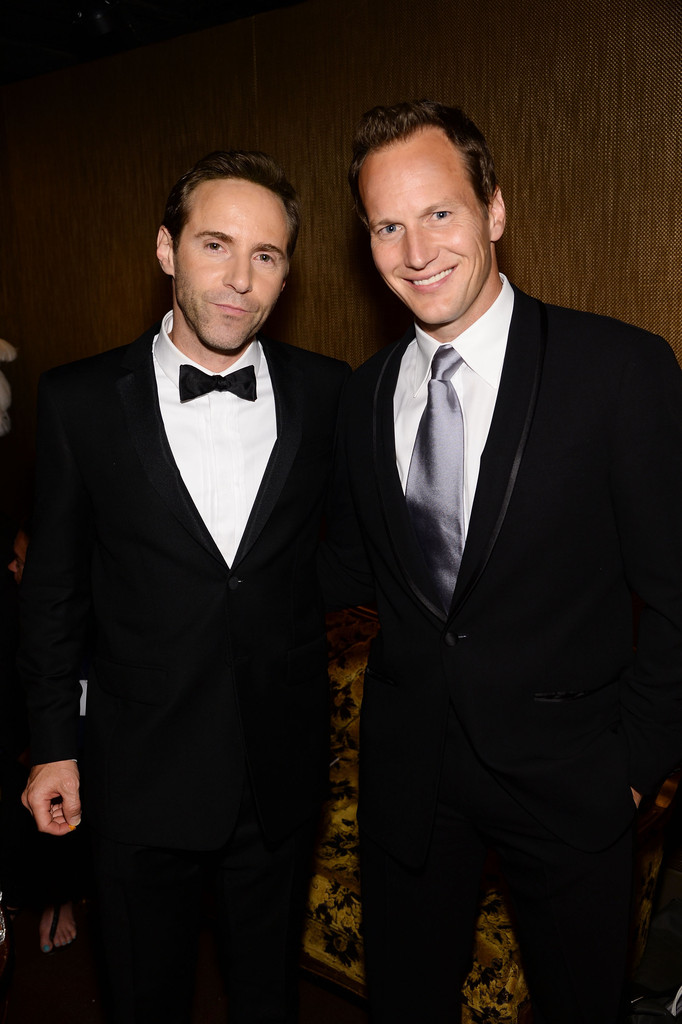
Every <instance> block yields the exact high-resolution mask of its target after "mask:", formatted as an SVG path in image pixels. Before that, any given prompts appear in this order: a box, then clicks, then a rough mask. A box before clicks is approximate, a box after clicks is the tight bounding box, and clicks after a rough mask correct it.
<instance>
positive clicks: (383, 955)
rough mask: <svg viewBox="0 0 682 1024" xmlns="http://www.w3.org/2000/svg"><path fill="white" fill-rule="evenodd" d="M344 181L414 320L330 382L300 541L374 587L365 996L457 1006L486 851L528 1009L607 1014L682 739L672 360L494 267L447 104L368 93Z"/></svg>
mask: <svg viewBox="0 0 682 1024" xmlns="http://www.w3.org/2000/svg"><path fill="white" fill-rule="evenodd" d="M350 182H351V188H352V191H353V194H354V197H355V201H356V206H357V209H358V212H359V214H360V216H361V218H362V219H363V221H364V222H365V225H366V226H367V227H368V229H369V233H370V239H371V246H372V254H373V257H374V261H375V264H376V266H377V268H378V270H379V273H380V274H381V276H382V277H383V279H384V281H385V282H386V283H387V284H388V286H389V287H390V288H391V289H392V290H393V291H394V292H395V293H396V294H397V295H398V296H399V297H400V298H401V299H402V300H403V302H404V303H405V304H406V305H407V306H408V307H409V309H410V310H411V311H412V313H413V314H414V318H415V326H414V327H412V328H410V330H409V331H408V332H407V334H406V335H405V336H404V337H403V338H402V340H400V341H399V342H397V343H396V344H395V345H393V346H390V347H388V348H386V349H384V350H382V351H380V352H378V353H377V354H376V355H375V356H374V357H373V358H372V359H370V360H369V361H368V362H367V363H366V364H365V365H364V366H363V367H361V368H360V369H359V370H358V371H357V372H356V374H355V375H354V377H353V378H352V380H351V382H350V385H349V387H348V389H347V392H346V394H345V395H344V399H343V402H342V410H341V429H340V442H339V471H338V484H337V485H336V484H335V487H334V495H335V501H334V502H333V504H332V508H333V509H334V516H333V519H332V521H331V523H330V529H329V546H328V548H327V549H326V554H325V556H324V559H323V571H324V573H325V578H326V586H327V588H328V591H329V596H330V598H331V599H333V600H334V601H335V602H336V603H338V604H344V603H349V604H352V603H360V602H367V601H370V600H372V599H373V598H376V602H377V606H378V612H379V619H380V624H381V632H380V634H379V636H378V638H377V639H376V641H375V642H374V644H373V646H372V650H371V653H370V657H369V664H368V667H367V674H366V677H365V688H364V701H363V707H362V718H361V744H360V759H361V775H360V827H361V835H362V850H363V865H362V866H363V900H364V922H365V937H366V950H367V966H368V976H369V984H370V1000H371V1005H372V1009H373V1013H374V1017H373V1019H374V1020H375V1021H376V1022H380V1024H384V1022H389V1021H390V1022H391V1024H399V1022H408V1021H409V1022H414V1021H416V1020H420V1021H421V1020H423V1021H428V1022H429V1024H440V1022H443V1024H445V1022H448V1024H452V1021H455V1020H458V1019H459V1014H460V1009H459V1003H460V993H459V981H460V979H461V978H462V976H463V975H464V974H465V972H466V970H467V968H468V966H469V963H470V958H471V946H472V933H473V923H474V919H475V913H476V903H477V883H478V880H479V876H480V872H481V867H482V864H483V860H484V857H485V855H486V852H487V850H488V849H489V848H494V849H495V850H496V851H497V852H498V854H499V857H500V860H501V863H502V867H503V869H504V871H505V874H506V877H507V880H508V882H509V885H510V889H511V894H512V898H513V902H514V905H515V909H516V916H517V925H518V932H519V936H520V940H521V947H522V954H523V957H524V964H525V969H526V973H527V977H528V981H529V987H530V991H531V997H532V1000H533V1008H534V1021H535V1024H614V1022H615V1021H616V1020H617V1019H618V1016H619V1013H620V1012H621V1008H620V1005H619V1004H620V1001H621V998H622V993H623V982H624V976H625V962H626V946H627V935H628V914H629V902H630V891H631V860H632V829H631V826H632V822H633V818H634V815H635V810H636V805H637V804H638V802H639V800H640V797H641V794H643V793H651V792H652V791H654V790H655V788H656V786H657V784H658V782H659V781H660V780H661V778H662V777H663V776H665V774H666V773H667V772H668V771H670V770H671V769H672V768H674V767H675V765H676V763H678V762H679V760H680V755H681V754H682V530H681V529H680V509H682V381H681V375H680V372H679V367H678V366H677V364H676V361H675V358H674V356H673V354H672V352H671V350H670V348H669V347H668V346H667V344H666V343H665V342H664V341H663V340H662V339H660V338H658V337H654V336H653V335H651V334H648V333H646V332H644V331H641V330H638V329H636V328H634V327H630V326H627V325H625V324H622V323H619V322H616V321H614V320H610V319H607V318H604V317H598V316H593V315H588V314H585V313H578V312H575V311H572V310H567V309H559V308H556V307H553V306H546V305H545V304H543V303H541V302H539V301H536V300H535V299H533V298H530V297H529V296H528V295H524V294H523V293H522V292H520V291H519V290H518V289H516V288H514V287H512V285H510V283H509V282H508V281H507V280H506V279H505V278H504V277H502V276H501V275H500V274H499V272H498V267H497V263H496V257H495V243H496V242H497V241H498V240H499V239H500V237H501V236H502V232H503V230H504V226H505V208H504V203H503V200H502V195H501V193H500V190H499V187H498V186H497V183H496V180H495V172H494V168H493V163H492V160H491V158H490V154H489V151H488V147H487V145H486V143H485V140H484V139H483V136H482V135H481V134H480V132H479V131H478V129H477V128H476V127H475V125H473V124H472V123H471V122H470V121H469V120H468V118H466V116H465V115H464V114H463V113H462V112H461V111H460V110H458V109H455V108H449V107H444V106H442V105H440V104H435V103H432V102H429V101H420V102H417V103H409V104H399V105H397V106H395V107H391V108H375V109H374V110H373V111H370V112H369V113H368V114H367V115H365V117H364V118H363V119H362V121H361V124H360V126H359V129H358V133H357V135H356V138H355V144H354V158H353V163H352V165H351V171H350ZM439 396H440V397H439ZM457 446H459V450H458V451H457V450H456V449H457ZM453 453H455V455H456V458H454V459H451V456H452V454H453ZM632 591H636V592H637V594H638V595H639V597H640V598H641V599H642V600H643V602H644V611H643V612H642V616H641V622H640V627H639V638H638V648H637V652H636V654H633V649H632V603H631V592H632Z"/></svg>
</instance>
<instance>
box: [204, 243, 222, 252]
mask: <svg viewBox="0 0 682 1024" xmlns="http://www.w3.org/2000/svg"><path fill="white" fill-rule="evenodd" d="M206 248H207V249H210V250H211V252H219V250H220V249H221V248H222V247H221V245H220V242H207V243H206Z"/></svg>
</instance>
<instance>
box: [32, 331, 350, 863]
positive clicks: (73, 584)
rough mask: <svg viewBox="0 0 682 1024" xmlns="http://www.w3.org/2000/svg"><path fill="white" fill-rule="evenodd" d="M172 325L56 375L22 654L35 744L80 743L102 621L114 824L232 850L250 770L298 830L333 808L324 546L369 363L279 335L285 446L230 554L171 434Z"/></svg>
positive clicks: (278, 825)
mask: <svg viewBox="0 0 682 1024" xmlns="http://www.w3.org/2000/svg"><path fill="white" fill-rule="evenodd" d="M155 333H156V329H154V330H151V331H149V332H148V333H147V334H145V335H143V337H141V338H139V339H138V340H137V341H136V342H134V343H133V344H132V345H130V346H128V347H126V348H122V349H116V350H113V351H110V352H106V353H103V354H101V355H97V356H94V357H92V358H89V359H85V360H82V361H79V362H77V363H74V364H71V365H69V366H64V367H60V368H58V369H55V370H51V371H49V372H48V373H47V374H45V375H44V376H43V378H42V379H41V383H40V389H39V426H38V471H37V499H36V509H35V517H34V524H33V533H32V539H31V544H30V555H29V556H28V559H27V565H26V571H25V575H24V580H23V583H22V603H23V621H24V635H23V644H22V654H21V658H20V665H21V669H22V672H23V675H24V677H25V680H26V683H27V687H28V701H29V711H30V717H31V722H32V756H33V760H34V763H43V762H48V761H55V760H61V759H65V758H71V757H75V756H76V750H77V747H76V729H77V724H78V691H79V687H78V682H77V681H78V675H79V667H80V659H81V655H82V650H83V646H84V642H85V635H86V630H87V629H88V628H89V624H90V625H91V628H92V630H93V634H92V635H93V641H92V642H93V652H92V660H91V674H90V680H89V689H88V708H87V743H86V752H85V758H84V766H83V771H82V776H83V782H84V813H85V814H86V815H87V816H88V818H89V820H90V821H91V822H92V823H93V824H94V826H95V828H96V829H98V830H99V831H100V832H101V833H102V834H104V835H107V836H109V837H110V838H112V839H116V840H119V841H122V842H127V843H134V844H142V845H159V846H170V847H184V848H188V849H208V848H211V847H216V846H218V845H220V844H222V843H223V842H224V841H225V840H226V839H227V838H228V836H229V833H230V831H231V828H232V825H233V823H234V819H235V815H236V813H237V809H238V806H239V801H240V797H241V793H242V788H243V785H244V780H245V773H246V771H247V770H248V773H249V776H250V778H251V781H252V784H253V787H254V791H255V796H256V801H257V806H258V809H259V812H260V816H261V820H262V824H263V826H264V829H265V831H266V834H267V835H268V836H269V837H270V838H272V839H278V838H280V837H282V836H283V835H285V834H286V833H287V832H288V831H290V830H291V829H293V828H294V827H295V826H296V825H297V824H300V822H301V821H303V820H304V819H305V818H306V817H307V816H309V815H310V814H312V813H313V812H314V809H315V806H316V804H317V802H318V800H319V798H320V795H321V793H322V791H323V788H324V785H325V781H326V778H327V741H328V732H329V728H328V680H327V668H326V666H327V650H326V640H325V631H324V618H323V606H322V601H321V596H320V592H319V585H318V582H317V576H316V573H315V549H316V546H317V541H318V532H319V522H320V513H321V509H322V506H323V503H324V496H325V491H326V488H327V484H328V477H329V472H330V466H331V450H332V442H333V435H334V425H335V422H336V409H337V404H338V397H339V393H340V391H341V387H342V384H343V382H344V380H345V378H346V377H347V375H348V373H349V370H348V367H347V366H346V365H345V364H343V363H340V362H338V361H336V360H333V359H329V358H327V357H324V356H320V355H316V354H314V353H311V352H307V351H304V350H302V349H296V348H292V347H290V346H288V345H283V344H280V343H277V342H271V341H268V340H267V339H264V338H262V339H260V340H261V341H262V343H263V347H264V351H265V355H266V358H267V363H268V368H269V371H270V374H271V377H272V382H273V387H274V394H275V405H276V416H277V442H276V444H275V447H274V449H273V452H272V455H271V457H270V460H269V463H268V465H267V468H266V471H265V474H264V477H263V480H262V483H261V486H260V490H259V491H258V495H257V497H256V501H255V503H254V506H253V509H252V511H251V515H250V518H249V520H248V523H247V526H246V530H245V533H244V536H243V538H242V540H241V543H240V546H239V550H238V551H237V554H236V557H235V560H234V564H233V565H231V566H228V565H227V564H226V563H225V561H224V559H223V557H222V555H221V554H220V552H219V550H218V548H217V547H216V545H215V543H214V541H213V539H212V537H211V535H210V534H209V532H208V530H207V528H206V526H205V524H204V523H203V521H202V519H201V517H200V516H199V514H198V512H197V510H196V507H195V505H194V503H193V502H192V500H191V498H190V496H189V493H188V491H187V489H186V488H185V486H184V484H183V482H182V479H181V477H180V475H179V472H178V470H177V467H176V465H175V462H174V460H173V456H172V454H171V450H170V447H169V445H168V441H167V438H166V434H165V431H164V427H163V421H162V418H161V413H160V410H159V404H158V397H157V390H156V383H155V379H154V371H153V363H152V339H153V337H154V334H155Z"/></svg>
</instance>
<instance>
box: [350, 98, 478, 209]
mask: <svg viewBox="0 0 682 1024" xmlns="http://www.w3.org/2000/svg"><path fill="white" fill-rule="evenodd" d="M424 128H439V129H440V130H441V131H442V132H444V133H445V135H446V136H447V138H448V139H449V140H450V142H451V143H452V144H453V146H454V147H455V148H456V149H457V150H459V152H460V153H461V155H462V158H463V160H464V164H465V166H466V169H467V171H468V173H469V178H470V179H471V184H472V186H473V189H474V192H475V193H476V198H477V199H478V200H479V202H480V203H481V205H482V206H483V207H484V209H486V210H487V209H488V207H489V205H490V201H491V200H492V198H493V195H494V194H495V189H496V188H497V179H496V177H495V166H494V164H493V158H492V156H491V155H490V150H489V149H488V144H487V142H486V141H485V138H484V136H483V134H482V133H481V132H480V131H479V129H478V128H477V127H476V125H475V124H474V122H473V121H471V120H470V119H469V118H468V117H467V115H466V114H465V113H464V111H463V110H460V108H459V107H446V106H445V105H444V104H442V103H435V102H433V100H415V101H413V102H411V103H396V104H395V105H394V106H392V107H373V108H372V110H368V111H367V113H365V114H363V115H362V117H361V119H360V123H359V124H358V126H357V129H356V131H355V136H354V137H353V159H352V161H351V165H350V169H349V171H348V183H349V184H350V190H351V193H352V195H353V201H354V203H355V210H356V212H357V214H358V216H359V217H360V219H361V221H362V222H363V224H364V225H365V227H368V222H367V213H366V212H365V207H364V205H363V202H362V199H361V198H360V189H359V187H358V179H359V177H360V169H361V167H362V165H363V163H364V162H365V159H366V158H367V156H368V155H369V154H370V153H372V152H374V151H375V150H377V149H382V148H383V147H384V146H390V145H391V143H393V142H399V141H400V140H401V139H407V138H409V137H410V136H411V135H414V134H415V133H416V132H418V131H421V130H423V129H424Z"/></svg>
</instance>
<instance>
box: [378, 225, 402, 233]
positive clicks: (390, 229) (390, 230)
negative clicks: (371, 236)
mask: <svg viewBox="0 0 682 1024" xmlns="http://www.w3.org/2000/svg"><path fill="white" fill-rule="evenodd" d="M397 230H398V225H397V224H384V226H383V228H382V229H381V230H380V232H379V234H380V235H394V234H395V233H396V231H397Z"/></svg>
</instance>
